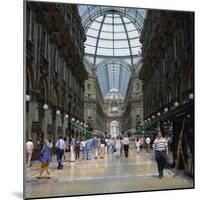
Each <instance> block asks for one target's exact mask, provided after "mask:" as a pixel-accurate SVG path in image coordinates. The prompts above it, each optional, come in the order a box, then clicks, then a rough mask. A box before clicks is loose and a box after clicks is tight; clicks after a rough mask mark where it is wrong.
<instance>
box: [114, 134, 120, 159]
mask: <svg viewBox="0 0 200 200" xmlns="http://www.w3.org/2000/svg"><path fill="white" fill-rule="evenodd" d="M121 146H122V142H121V140H120V137H119V136H117V138H116V141H115V156H116V158H120V155H121V153H120V151H121Z"/></svg>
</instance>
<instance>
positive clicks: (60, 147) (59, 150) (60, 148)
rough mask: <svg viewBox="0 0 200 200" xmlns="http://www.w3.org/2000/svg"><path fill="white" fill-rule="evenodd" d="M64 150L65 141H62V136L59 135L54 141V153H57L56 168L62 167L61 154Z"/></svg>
mask: <svg viewBox="0 0 200 200" xmlns="http://www.w3.org/2000/svg"><path fill="white" fill-rule="evenodd" d="M64 150H65V142H64V140H63V138H62V136H60V137H59V139H58V140H57V142H56V154H57V162H58V167H57V169H62V168H63V164H62V156H63V153H64Z"/></svg>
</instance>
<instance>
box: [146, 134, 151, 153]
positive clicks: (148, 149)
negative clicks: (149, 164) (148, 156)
mask: <svg viewBox="0 0 200 200" xmlns="http://www.w3.org/2000/svg"><path fill="white" fill-rule="evenodd" d="M150 145H151V139H150V137H149V136H147V138H146V151H147V152H148V153H150Z"/></svg>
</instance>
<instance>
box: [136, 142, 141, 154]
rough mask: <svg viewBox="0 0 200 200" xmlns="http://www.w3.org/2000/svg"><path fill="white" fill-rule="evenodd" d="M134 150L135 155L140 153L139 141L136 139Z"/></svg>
mask: <svg viewBox="0 0 200 200" xmlns="http://www.w3.org/2000/svg"><path fill="white" fill-rule="evenodd" d="M136 150H137V153H139V152H140V140H139V139H137V141H136Z"/></svg>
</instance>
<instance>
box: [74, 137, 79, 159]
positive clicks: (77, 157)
mask: <svg viewBox="0 0 200 200" xmlns="http://www.w3.org/2000/svg"><path fill="white" fill-rule="evenodd" d="M75 155H76V156H75V157H76V158H75V159H76V160H78V159H79V157H80V140H79V139H78V138H76V142H75Z"/></svg>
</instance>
